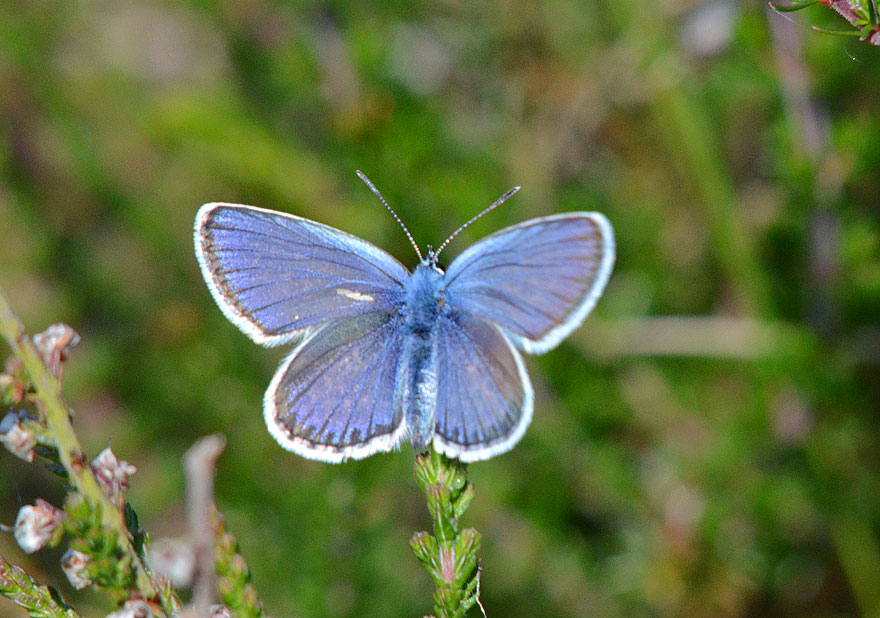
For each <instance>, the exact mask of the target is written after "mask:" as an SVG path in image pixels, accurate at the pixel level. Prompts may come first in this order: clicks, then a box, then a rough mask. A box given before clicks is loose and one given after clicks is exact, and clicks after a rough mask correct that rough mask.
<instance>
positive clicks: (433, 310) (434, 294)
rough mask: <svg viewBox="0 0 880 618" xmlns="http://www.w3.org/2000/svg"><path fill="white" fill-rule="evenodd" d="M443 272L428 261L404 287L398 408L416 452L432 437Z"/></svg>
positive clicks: (442, 306) (423, 263)
mask: <svg viewBox="0 0 880 618" xmlns="http://www.w3.org/2000/svg"><path fill="white" fill-rule="evenodd" d="M442 279H443V271H442V270H440V269H439V267H437V266H436V264H434V263H432V262H431V261H427V260H426V261H424V262H422V263H420V264H419V265H418V266H417V267H416V269H415V271H414V272H413V274H412V275H411V276H410V279H409V281H408V282H407V284H406V305H405V307H404V311H403V313H404V324H405V327H404V328H405V332H406V335H407V336H406V340H405V344H404V349H403V355H402V358H401V366H400V372H401V378H402V380H401V383H402V384H403V391H402V393H401V400H400V405H401V406H402V408H403V414H404V417H405V419H406V424H407V427H408V428H409V434H410V439H411V440H412V444H413V449H414V450H415V451H416V452H420V451H423V450H425V448H426V447H427V445H428V442H430V440H431V439H432V438H433V436H434V411H435V409H436V406H437V335H436V331H437V320H438V318H439V317H440V315H441V314H442V313H443V310H444V301H443V295H444V292H443V289H442V286H441V282H442Z"/></svg>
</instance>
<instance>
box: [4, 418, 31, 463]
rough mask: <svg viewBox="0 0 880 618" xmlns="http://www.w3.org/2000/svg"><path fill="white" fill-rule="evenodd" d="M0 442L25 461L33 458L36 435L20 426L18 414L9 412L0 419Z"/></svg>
mask: <svg viewBox="0 0 880 618" xmlns="http://www.w3.org/2000/svg"><path fill="white" fill-rule="evenodd" d="M0 442H2V443H3V446H5V447H6V448H7V449H8V450H9V451H10V452H11V453H12V454H13V455H15V456H16V457H18V458H20V459H24V460H25V461H33V460H34V447H35V446H36V445H37V436H36V435H34V432H33V431H31V430H30V429H26V428H25V427H23V426H22V424H21V416H20V415H19V414H16V413H15V412H10V413H9V414H7V415H6V416H4V417H3V420H2V421H0Z"/></svg>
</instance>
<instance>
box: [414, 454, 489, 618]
mask: <svg viewBox="0 0 880 618" xmlns="http://www.w3.org/2000/svg"><path fill="white" fill-rule="evenodd" d="M415 472H416V480H417V482H418V484H419V487H421V488H422V491H424V492H425V496H426V497H427V501H428V511H429V512H430V514H431V519H432V520H433V522H434V534H430V533H428V532H417V533H416V534H415V535H413V537H412V540H410V547H412V550H413V553H414V554H415V555H416V558H418V559H419V561H420V562H421V563H422V566H423V567H424V569H425V570H426V571H427V572H428V575H430V576H431V579H433V580H434V583H435V584H436V586H437V589H436V591H435V592H434V612H435V614H436V615H437V617H438V618H461V617H462V616H464V615H465V614H467V612H468V610H469V609H470V608H472V607H473V606H474V605H475V604H479V603H480V560H479V557H478V556H477V554H478V552H479V551H480V541H481V538H482V537H481V535H480V533H479V532H477V531H476V530H474V529H473V528H464V529H462V528H461V527H460V525H459V519H460V518H461V516H462V515H463V514H464V512H465V510H467V507H468V505H470V502H471V500H472V499H473V497H474V486H473V485H472V484H471V483H470V482H469V481H468V480H467V467H466V466H465V464H463V463H461V462H460V461H458V460H455V459H450V458H448V457H446V456H445V455H442V454H440V453H438V452H436V451H434V450H433V449H431V450H430V451H428V452H427V453H422V454H420V455H417V456H416V463H415ZM480 608H481V609H482V605H480Z"/></svg>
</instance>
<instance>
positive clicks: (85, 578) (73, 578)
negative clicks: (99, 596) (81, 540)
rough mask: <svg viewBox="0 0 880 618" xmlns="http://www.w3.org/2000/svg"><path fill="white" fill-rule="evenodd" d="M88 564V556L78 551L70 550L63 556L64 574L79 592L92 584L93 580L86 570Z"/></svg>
mask: <svg viewBox="0 0 880 618" xmlns="http://www.w3.org/2000/svg"><path fill="white" fill-rule="evenodd" d="M88 564H89V556H88V554H84V553H82V552H81V551H77V550H76V549H68V550H67V551H66V552H64V555H63V556H61V568H62V569H63V570H64V574H65V575H67V579H69V580H70V584H71V585H72V586H73V587H74V588H76V589H77V590H82V589H83V588H85V587H86V586H88V585H89V584H90V583H92V578H91V577H89V573H88V570H87V569H86V567H87V566H88Z"/></svg>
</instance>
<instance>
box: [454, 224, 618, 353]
mask: <svg viewBox="0 0 880 618" xmlns="http://www.w3.org/2000/svg"><path fill="white" fill-rule="evenodd" d="M613 263H614V236H613V233H612V231H611V224H610V223H608V220H607V219H606V218H605V217H604V216H603V215H601V214H599V213H586V212H574V213H565V214H560V215H551V216H548V217H540V218H538V219H531V220H529V221H525V222H524V223H520V224H519V225H514V226H512V227H508V228H505V229H503V230H501V231H499V232H496V233H494V234H492V235H491V236H488V237H486V238H484V239H483V240H481V241H479V242H478V243H476V244H475V245H472V246H471V247H470V248H468V249H467V250H466V251H465V252H464V253H462V254H461V255H460V256H459V257H458V258H456V259H455V260H454V261H453V262H452V264H451V265H450V267H449V270H448V271H447V273H446V278H445V281H446V291H447V294H448V295H449V302H453V303H455V304H456V306H457V307H459V308H460V309H461V310H462V311H466V312H468V313H471V314H472V315H475V316H480V317H482V318H484V319H486V320H489V321H491V322H493V323H495V324H497V325H499V326H501V327H502V328H504V329H505V330H506V331H507V332H508V333H510V334H511V336H512V340H513V342H514V343H516V345H517V346H518V347H520V348H521V349H522V350H524V351H526V352H531V353H535V354H539V353H542V352H546V351H547V350H550V349H552V348H553V347H555V346H556V345H557V344H558V343H559V342H560V341H562V339H564V338H565V337H566V336H567V335H568V334H569V333H570V332H571V331H573V330H574V329H575V328H577V326H578V325H579V324H580V323H581V322H582V321H583V319H584V318H585V317H586V316H587V314H588V313H589V312H590V311H591V310H592V308H593V306H594V305H595V304H596V301H597V300H598V298H599V296H600V295H601V293H602V290H603V289H604V288H605V284H606V283H607V281H608V277H609V275H610V273H611V267H612V265H613Z"/></svg>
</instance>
